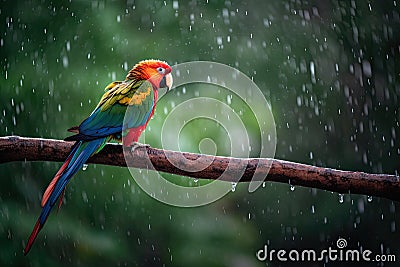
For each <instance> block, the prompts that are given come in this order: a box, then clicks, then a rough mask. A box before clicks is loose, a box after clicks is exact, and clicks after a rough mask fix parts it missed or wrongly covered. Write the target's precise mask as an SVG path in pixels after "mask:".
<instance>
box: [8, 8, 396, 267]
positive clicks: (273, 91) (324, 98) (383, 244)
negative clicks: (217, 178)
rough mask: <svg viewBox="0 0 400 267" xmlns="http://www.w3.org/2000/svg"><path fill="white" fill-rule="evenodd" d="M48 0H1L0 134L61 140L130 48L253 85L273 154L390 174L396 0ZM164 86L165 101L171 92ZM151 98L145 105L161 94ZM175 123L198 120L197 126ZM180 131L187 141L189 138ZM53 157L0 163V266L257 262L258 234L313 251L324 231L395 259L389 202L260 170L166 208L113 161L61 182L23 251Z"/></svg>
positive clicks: (133, 57) (125, 64)
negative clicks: (296, 183)
mask: <svg viewBox="0 0 400 267" xmlns="http://www.w3.org/2000/svg"><path fill="white" fill-rule="evenodd" d="M61 2H63V1H54V2H51V1H1V8H0V22H1V23H0V29H1V32H0V34H1V40H0V61H1V70H0V76H1V79H0V87H1V88H0V90H1V98H0V103H1V104H0V114H1V115H0V135H2V136H5V135H20V136H29V137H44V138H54V139H63V138H65V137H66V136H67V135H68V133H67V132H66V129H68V128H69V127H71V126H73V125H77V124H79V123H80V122H81V121H82V120H83V119H84V118H85V116H87V115H89V114H90V112H91V111H92V109H93V108H94V107H95V105H96V104H97V101H98V100H99V98H100V96H101V94H102V92H103V88H104V87H105V86H106V85H107V84H108V83H109V82H111V81H112V80H121V79H123V78H124V77H125V75H126V72H127V70H129V69H130V68H131V67H132V66H133V65H134V64H135V63H136V62H138V61H139V60H142V59H146V58H160V59H163V60H166V61H168V62H169V63H170V64H171V65H173V64H176V63H182V62H186V61H195V60H207V61H215V62H220V63H223V64H227V65H229V66H232V67H236V68H237V69H239V70H240V71H242V72H243V73H245V74H246V75H248V76H249V77H251V78H253V80H254V82H255V83H256V84H257V85H258V86H259V87H260V89H261V90H262V91H263V93H264V95H265V97H266V98H267V99H268V101H269V102H270V103H271V106H272V110H273V114H274V118H275V122H276V131H277V141H278V143H277V149H276V158H279V159H285V160H290V161H296V162H302V163H308V164H313V165H318V166H327V167H331V168H338V169H344V170H358V171H365V172H373V173H388V174H395V173H397V174H398V173H399V172H400V144H399V141H398V140H399V139H398V137H399V135H400V130H399V129H400V124H399V123H400V115H399V114H400V107H399V106H400V105H399V97H400V83H399V79H400V52H399V51H400V34H399V31H400V18H399V16H400V12H399V5H400V3H399V2H398V1H369V2H368V1H332V2H330V1H315V3H310V2H308V1H179V2H178V1H173V2H171V1H156V2H154V3H153V2H152V1H129V0H128V1H127V2H124V3H122V2H104V1H91V2H89V1H72V2H71V3H61ZM313 69H314V71H312V70H313ZM170 94H171V96H170V97H173V98H175V101H179V99H180V97H182V96H181V94H182V90H181V89H180V88H177V89H176V90H175V91H172V92H171V93H170ZM189 94H190V92H189ZM160 105H161V106H159V107H158V109H157V110H158V112H156V114H155V117H157V113H162V112H163V109H164V107H163V106H162V105H164V106H167V105H168V101H165V102H163V103H160ZM168 108H169V107H168ZM216 112H217V111H216ZM159 117H160V118H161V116H159ZM243 118H244V120H245V119H246V116H244V117H243ZM159 123H162V120H161V119H155V120H153V121H152V122H151V123H150V125H149V126H150V127H151V129H157V125H158V124H159ZM152 131H153V132H154V130H152ZM250 131H252V129H250ZM185 133H186V134H187V135H191V134H195V133H198V128H197V127H196V124H194V125H192V126H191V127H187V129H185ZM154 134H157V133H154ZM185 140H187V142H189V143H188V144H186V147H189V148H188V149H189V150H190V147H193V149H192V150H196V149H195V148H196V147H197V146H198V143H195V141H196V140H197V139H196V140H191V139H190V138H187V139H185ZM224 140H225V139H224V136H220V135H217V136H216V137H215V140H214V141H215V142H216V143H217V144H219V143H223V142H224ZM190 141H192V142H194V143H193V144H192V143H190ZM252 156H257V155H252ZM60 165H61V164H60V163H49V162H34V163H33V162H15V163H9V164H3V165H1V166H0V173H1V187H0V201H1V207H0V233H1V234H0V264H1V265H2V266H25V265H27V266H45V265H46V266H70V265H72V266H95V265H102V266H103V265H104V266H105V265H107V266H110V265H111V266H114V265H116V266H124V265H129V266H132V265H133V266H161V265H165V266H187V265H189V264H190V265H191V266H265V262H263V263H262V262H259V261H258V260H257V258H256V256H255V253H256V252H257V251H258V250H259V249H260V248H262V247H263V246H264V244H268V245H269V246H270V247H271V248H273V249H280V248H286V249H293V248H295V249H304V248H313V249H316V250H322V249H325V248H328V247H329V246H332V247H335V246H336V240H337V239H338V238H339V237H343V238H345V239H346V240H347V242H348V248H352V249H370V250H371V251H373V252H374V254H380V253H392V254H396V255H397V259H398V260H399V258H400V254H399V237H400V236H399V230H398V228H399V227H400V221H399V217H398V216H396V213H397V212H398V210H399V209H400V206H399V203H397V202H393V201H390V200H387V199H383V198H376V197H374V198H372V199H369V198H368V197H367V196H362V195H351V194H348V195H345V196H344V201H343V203H340V201H339V199H340V197H339V196H338V194H336V193H331V192H326V191H321V190H315V189H309V188H301V187H295V190H294V191H292V190H290V186H289V185H282V184H275V183H266V186H265V188H260V189H258V190H257V191H256V192H255V193H252V194H250V193H248V192H247V186H246V185H245V184H241V185H238V188H237V190H236V191H235V192H234V193H229V194H228V195H227V196H225V197H224V198H222V199H220V200H219V201H217V202H214V203H212V204H210V205H207V206H204V207H200V208H177V207H171V206H168V205H165V204H162V203H160V202H158V201H156V200H154V199H152V198H151V197H149V196H148V195H147V194H146V193H144V192H143V191H141V189H140V188H138V186H137V185H136V183H135V182H134V181H133V179H132V178H131V176H130V174H129V172H128V170H127V169H124V168H118V167H106V166H102V165H90V166H89V168H88V169H87V170H86V171H81V172H79V173H78V174H77V175H76V177H75V178H74V179H72V181H71V183H70V184H69V185H68V190H67V193H66V201H65V205H63V207H62V209H61V210H60V212H59V213H58V214H56V212H54V214H52V215H50V218H49V220H48V222H47V224H46V226H45V227H44V229H43V231H42V232H41V234H40V235H39V237H38V239H37V241H36V244H35V245H34V247H33V249H32V251H31V252H30V254H29V255H28V256H27V257H24V256H23V254H22V250H23V247H24V244H25V242H26V239H27V237H28V235H29V233H30V232H31V230H32V227H33V225H34V222H35V220H36V218H37V216H38V214H39V212H40V199H41V195H42V193H43V191H44V189H45V188H46V186H47V184H48V183H49V181H50V180H51V178H52V176H53V175H54V174H55V172H56V171H57V170H58V168H59V167H60ZM180 179H182V180H184V179H189V178H180ZM280 264H281V263H280V262H278V261H275V262H273V263H268V265H271V266H279V265H280ZM347 264H348V265H350V264H352V263H347ZM321 265H323V263H318V264H315V266H321ZM332 265H335V264H334V263H328V264H327V266H332ZM354 265H357V264H355V263H354ZM359 265H360V266H365V264H364V263H363V264H359ZM371 266H376V263H373V264H371ZM385 266H393V265H390V264H386V265H385Z"/></svg>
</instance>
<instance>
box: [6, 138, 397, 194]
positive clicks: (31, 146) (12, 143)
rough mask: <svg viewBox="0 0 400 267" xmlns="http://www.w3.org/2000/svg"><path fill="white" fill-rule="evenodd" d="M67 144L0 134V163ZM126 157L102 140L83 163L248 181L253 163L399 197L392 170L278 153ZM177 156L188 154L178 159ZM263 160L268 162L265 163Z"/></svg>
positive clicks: (148, 152)
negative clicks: (317, 162) (350, 167)
mask: <svg viewBox="0 0 400 267" xmlns="http://www.w3.org/2000/svg"><path fill="white" fill-rule="evenodd" d="M72 145H73V142H65V141H61V140H52V139H41V138H23V137H18V136H6V137H0V163H6V162H12V161H58V162H63V161H64V160H65V159H66V157H67V156H68V154H69V152H70V149H71V146H72ZM126 157H127V160H125V157H124V153H123V149H122V146H121V145H116V144H107V145H106V146H105V147H104V149H103V150H102V151H101V152H100V153H98V154H96V155H94V156H93V157H91V158H90V159H89V161H88V163H97V164H104V165H112V166H120V167H127V165H129V167H136V168H143V169H145V168H150V169H155V170H157V171H162V172H166V173H172V174H178V175H184V176H189V177H193V178H197V179H213V180H215V179H221V178H220V177H221V175H222V173H224V172H225V170H226V169H227V167H228V164H230V165H229V172H225V174H224V175H223V176H222V180H226V181H237V180H238V177H237V173H240V174H241V175H240V182H249V181H251V180H252V178H253V175H254V172H255V170H256V168H257V166H258V167H259V168H258V169H257V178H258V180H260V179H261V180H265V181H274V182H280V183H290V184H291V185H299V186H305V187H312V188H318V189H324V190H329V191H333V192H338V193H352V194H364V195H368V196H377V197H384V198H388V199H391V200H396V201H399V200H400V179H399V177H398V176H395V175H388V174H368V173H363V172H351V171H341V170H334V169H330V168H321V167H316V166H310V165H306V164H301V163H294V162H288V161H284V160H278V159H266V158H229V157H219V156H207V155H199V154H194V153H185V152H174V151H167V150H161V149H156V148H151V147H146V146H143V147H138V148H137V149H135V150H134V151H133V152H132V153H126ZM182 157H185V158H186V159H188V160H179V158H182ZM171 158H172V159H174V162H175V164H172V163H171V162H170V159H171ZM149 160H150V162H151V164H150V162H149ZM127 162H128V164H127ZM176 162H178V163H176ZM149 165H152V166H149ZM199 165H204V166H207V167H205V168H204V169H202V170H199V171H195V172H193V171H190V170H193V167H196V168H197V167H198V166H199ZM240 166H245V167H244V169H243V171H240V170H238V172H235V168H236V167H237V168H240ZM269 166H270V168H268V167H269ZM268 170H269V172H268Z"/></svg>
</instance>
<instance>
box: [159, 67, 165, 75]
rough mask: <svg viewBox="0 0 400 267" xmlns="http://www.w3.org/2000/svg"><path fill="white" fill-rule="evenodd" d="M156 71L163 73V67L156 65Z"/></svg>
mask: <svg viewBox="0 0 400 267" xmlns="http://www.w3.org/2000/svg"><path fill="white" fill-rule="evenodd" d="M157 71H158V73H160V74H165V69H164V68H163V67H158V68H157Z"/></svg>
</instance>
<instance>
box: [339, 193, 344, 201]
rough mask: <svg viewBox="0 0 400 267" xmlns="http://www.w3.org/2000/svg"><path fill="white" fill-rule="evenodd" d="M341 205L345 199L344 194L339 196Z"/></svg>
mask: <svg viewBox="0 0 400 267" xmlns="http://www.w3.org/2000/svg"><path fill="white" fill-rule="evenodd" d="M338 196H339V203H343V201H344V198H343V194H339V195H338Z"/></svg>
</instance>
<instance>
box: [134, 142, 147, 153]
mask: <svg viewBox="0 0 400 267" xmlns="http://www.w3.org/2000/svg"><path fill="white" fill-rule="evenodd" d="M148 147H150V145H148V144H142V143H138V142H133V143H132V144H131V152H132V153H133V152H135V150H136V149H138V148H148Z"/></svg>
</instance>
